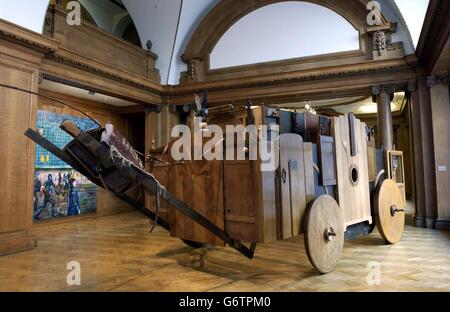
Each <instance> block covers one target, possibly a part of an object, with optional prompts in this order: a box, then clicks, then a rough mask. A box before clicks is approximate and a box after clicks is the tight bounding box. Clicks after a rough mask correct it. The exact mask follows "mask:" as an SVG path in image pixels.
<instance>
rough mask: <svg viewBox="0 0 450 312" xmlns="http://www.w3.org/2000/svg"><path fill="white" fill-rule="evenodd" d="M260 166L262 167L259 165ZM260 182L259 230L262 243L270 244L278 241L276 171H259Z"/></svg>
mask: <svg viewBox="0 0 450 312" xmlns="http://www.w3.org/2000/svg"><path fill="white" fill-rule="evenodd" d="M259 166H260V165H259ZM257 176H258V182H259V192H258V193H259V196H258V200H259V201H258V203H259V204H258V205H259V207H260V208H259V228H260V241H261V242H262V243H269V242H273V241H275V240H277V215H276V210H277V202H276V189H275V183H276V182H275V181H276V176H275V172H274V171H261V170H258V171H257Z"/></svg>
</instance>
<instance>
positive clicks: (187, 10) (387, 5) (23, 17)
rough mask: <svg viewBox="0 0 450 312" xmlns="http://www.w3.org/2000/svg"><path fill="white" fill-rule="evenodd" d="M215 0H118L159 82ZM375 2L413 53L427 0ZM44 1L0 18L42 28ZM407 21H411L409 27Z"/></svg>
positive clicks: (168, 78)
mask: <svg viewBox="0 0 450 312" xmlns="http://www.w3.org/2000/svg"><path fill="white" fill-rule="evenodd" d="M86 1H93V3H94V2H95V3H94V4H96V5H97V6H100V2H99V1H100V0H83V2H86ZM101 1H106V0H101ZM219 1H220V0H122V3H123V4H124V6H125V7H126V8H127V9H128V11H129V13H130V15H131V17H132V18H133V21H134V23H135V25H136V27H137V29H138V32H139V35H140V38H141V40H142V46H143V47H145V46H146V42H147V40H151V41H152V42H153V49H152V50H153V52H155V53H156V54H158V57H159V59H158V61H157V63H156V66H157V68H158V69H159V70H160V72H161V83H162V84H178V79H179V74H180V72H181V71H185V70H186V65H185V64H183V63H182V61H181V59H180V57H181V54H182V53H183V50H184V48H185V47H186V45H187V42H188V41H189V38H190V36H191V35H192V33H193V32H194V30H195V29H196V27H197V26H198V24H199V23H200V22H201V20H202V19H203V18H204V16H206V15H207V13H208V12H209V11H210V10H211V9H212V8H213V7H214V6H215V5H216V4H217V3H219ZM236 1H237V0H236ZM379 2H380V3H381V6H382V11H383V13H384V14H385V15H386V16H387V17H388V19H389V20H390V21H392V22H397V23H398V31H397V33H396V34H394V37H393V39H394V41H403V42H404V46H405V51H406V52H407V53H408V54H411V53H414V50H415V48H414V42H416V40H417V38H418V35H417V34H418V33H419V32H420V29H421V27H422V24H423V17H424V16H425V11H426V6H427V3H428V0H395V1H394V0H379ZM48 3H49V1H48V0H33V1H11V0H0V8H1V9H0V18H3V19H6V20H9V21H11V22H13V23H16V24H18V25H21V26H23V27H26V28H29V29H31V30H34V31H36V32H42V25H43V21H44V16H45V11H46V8H47V5H48ZM399 8H400V9H399ZM400 10H401V12H402V13H403V16H402V14H401V13H400ZM408 24H409V25H411V27H410V28H409V30H408V26H407V25H408ZM410 33H411V34H412V35H413V38H414V39H412V38H411V35H410ZM413 40H414V42H413Z"/></svg>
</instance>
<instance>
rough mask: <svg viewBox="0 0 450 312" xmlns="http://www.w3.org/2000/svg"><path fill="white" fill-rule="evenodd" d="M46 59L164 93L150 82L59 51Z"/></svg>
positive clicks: (138, 87)
mask: <svg viewBox="0 0 450 312" xmlns="http://www.w3.org/2000/svg"><path fill="white" fill-rule="evenodd" d="M46 59H49V60H53V61H56V62H58V63H61V64H65V65H69V66H71V67H74V68H78V69H81V70H83V71H86V72H89V73H91V74H95V75H98V76H101V77H104V78H107V79H111V80H114V81H117V82H120V83H123V84H127V85H129V86H132V87H134V88H137V89H141V90H145V91H149V92H151V93H153V94H156V95H162V94H163V91H162V90H159V89H156V88H153V87H152V86H150V85H149V84H145V83H139V82H137V81H135V80H132V79H129V78H126V77H125V75H120V74H116V73H113V72H111V71H107V70H104V69H101V68H99V67H96V66H94V65H92V64H88V63H85V62H83V61H80V60H76V59H74V58H71V57H67V56H64V55H61V54H58V53H51V54H47V56H46ZM162 89H163V88H162Z"/></svg>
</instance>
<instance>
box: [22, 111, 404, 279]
mask: <svg viewBox="0 0 450 312" xmlns="http://www.w3.org/2000/svg"><path fill="white" fill-rule="evenodd" d="M283 116H284V117H283ZM286 116H288V117H286ZM305 116H306V117H305ZM298 117H299V116H297V115H295V114H292V113H290V114H285V113H283V112H280V111H277V110H271V109H268V108H259V109H256V110H254V111H253V112H252V113H251V116H250V115H249V112H248V110H247V114H243V115H242V116H237V114H236V113H230V112H225V113H223V114H214V115H210V116H208V117H207V121H208V123H210V124H219V125H225V124H234V125H236V124H243V125H246V124H248V123H249V121H251V122H254V123H256V124H257V125H263V124H267V123H271V122H273V123H277V124H281V126H282V127H280V129H281V131H280V132H281V134H288V135H286V136H285V135H282V136H281V137H280V146H281V150H280V169H279V170H278V171H276V172H261V170H260V168H261V167H260V166H261V162H260V161H259V160H257V161H252V160H248V159H244V160H240V161H185V162H174V161H172V160H171V159H170V157H168V156H165V155H159V156H160V157H161V160H163V164H161V162H160V163H159V164H154V165H152V166H151V167H150V168H147V169H150V170H145V168H144V167H143V165H142V163H140V161H139V158H138V157H137V156H136V155H135V154H133V153H134V151H133V149H132V148H131V147H129V146H128V145H127V143H126V142H125V140H124V139H123V138H122V137H121V136H120V134H118V133H116V134H115V135H116V139H117V138H119V139H118V140H116V141H120V142H122V143H119V145H120V146H119V147H117V146H115V145H114V144H113V143H111V144H106V143H105V142H102V134H103V133H104V131H105V129H96V130H93V131H90V132H82V131H80V130H79V129H78V128H77V127H76V126H75V125H74V124H73V123H71V122H69V121H65V122H64V123H63V124H62V125H61V129H63V130H64V131H65V132H67V133H68V134H70V135H71V136H72V137H73V138H74V140H73V141H71V142H70V143H69V144H68V145H67V146H65V147H64V148H63V149H59V148H58V147H56V146H55V145H54V144H52V143H51V142H49V141H48V140H46V139H45V138H44V137H42V136H41V135H40V134H39V133H37V132H36V131H33V130H31V129H29V130H28V131H27V132H26V133H25V135H26V136H27V137H28V138H30V139H31V140H33V141H34V142H36V143H37V144H39V145H41V146H42V147H43V148H45V149H47V150H48V151H50V152H51V153H53V154H55V156H57V157H59V158H60V159H61V160H63V161H64V162H66V163H68V164H69V165H71V166H72V167H73V168H74V169H75V170H78V171H79V172H80V173H81V174H83V175H85V176H86V177H87V178H88V179H90V180H91V181H92V182H93V183H95V184H96V185H98V186H99V187H102V188H105V189H107V190H109V191H111V193H112V194H114V195H115V196H117V197H119V198H120V199H122V200H123V201H125V202H126V203H128V204H130V205H131V206H133V207H134V208H136V209H137V210H139V211H140V212H142V213H143V214H144V215H146V216H147V217H148V218H150V219H152V220H154V221H155V223H157V224H159V225H160V226H162V227H163V228H165V229H167V230H168V231H170V233H171V235H172V236H175V237H178V238H180V239H182V240H183V241H185V242H186V243H187V244H189V245H191V246H193V247H201V246H203V245H204V244H211V245H228V246H230V247H232V248H234V249H236V250H237V251H238V252H240V253H241V254H243V255H244V256H246V257H248V258H253V256H254V251H255V248H256V245H257V243H260V242H270V241H273V240H276V239H288V238H291V237H295V236H298V235H300V234H302V233H304V234H305V235H304V236H305V245H306V250H307V254H308V257H309V259H310V261H311V263H312V264H313V265H314V267H315V268H317V270H318V271H319V272H321V273H327V272H330V271H332V270H333V268H334V267H335V265H336V264H337V262H338V260H339V258H340V256H341V254H342V250H343V245H344V240H345V236H346V233H349V232H352V231H353V232H355V231H356V232H358V233H363V234H368V233H369V232H370V230H371V229H372V228H373V224H374V223H376V224H377V226H378V228H379V230H380V233H381V235H382V236H383V237H384V238H385V239H386V241H387V242H389V243H396V242H398V241H399V240H400V238H401V234H402V232H403V227H404V220H405V216H404V207H405V202H404V199H403V196H402V193H401V191H400V189H399V187H398V185H397V183H396V182H394V181H393V180H391V179H385V180H384V181H382V182H379V183H377V185H376V187H375V190H374V191H373V192H372V194H371V192H370V191H369V190H370V183H369V172H368V166H369V165H368V156H367V140H366V131H365V125H364V124H363V123H361V122H360V121H358V120H357V119H355V118H354V116H352V115H349V116H341V117H334V118H328V119H327V120H329V124H328V125H327V126H325V127H324V125H323V124H322V122H321V120H320V117H319V123H318V125H316V126H313V127H310V126H309V125H307V122H306V121H305V120H306V119H307V118H311V119H315V118H316V117H311V116H309V115H304V116H303V122H304V124H303V125H302V124H301V122H300V123H298V122H297V123H296V127H293V126H292V124H294V123H295V122H294V121H298V119H299V118H298ZM300 117H301V116H300ZM283 118H288V120H290V122H291V126H289V127H287V128H288V129H287V130H286V129H283V122H282V120H283ZM324 120H325V119H324ZM299 127H300V128H302V127H303V129H300V130H299V129H298V128H299ZM316 127H318V128H316ZM292 129H294V130H292ZM308 129H309V130H311V129H313V131H309V130H308ZM302 131H303V132H302ZM294 132H296V133H294ZM299 134H300V135H299ZM301 134H302V135H301ZM304 137H306V140H310V141H311V142H304V141H306V140H304ZM313 143H317V146H318V153H317V155H318V158H319V159H318V161H317V162H318V164H317V165H315V163H317V162H316V161H314V153H313V148H314V147H315V146H316V145H314V144H313ZM225 145H226V143H225ZM164 157H166V158H164ZM148 171H150V172H148ZM319 173H320V174H319ZM317 180H319V181H317ZM133 187H141V188H142V189H143V190H144V191H145V192H146V193H147V194H148V198H147V200H146V204H142V203H140V202H137V201H135V200H133V199H132V198H131V197H129V196H128V195H127V194H126V192H127V191H128V190H130V189H131V188H133ZM161 200H162V201H161ZM358 225H365V226H366V227H364V226H363V227H361V228H364V229H367V228H369V230H355V229H356V228H358V227H357V226H358ZM355 226H356V227H355ZM350 230H351V231H350ZM244 242H245V243H244Z"/></svg>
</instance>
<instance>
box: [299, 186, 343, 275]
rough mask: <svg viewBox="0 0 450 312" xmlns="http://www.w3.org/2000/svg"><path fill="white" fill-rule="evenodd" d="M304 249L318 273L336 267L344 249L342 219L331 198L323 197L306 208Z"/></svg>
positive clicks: (329, 270)
mask: <svg viewBox="0 0 450 312" xmlns="http://www.w3.org/2000/svg"><path fill="white" fill-rule="evenodd" d="M305 223H306V224H305V247H306V253H307V254H308V258H309V261H310V262H311V264H312V265H313V266H314V267H315V268H316V269H317V270H318V271H319V272H320V273H329V272H331V271H333V269H334V267H335V266H336V265H337V263H338V261H339V259H340V257H341V255H342V250H343V249H344V217H343V214H342V211H341V209H340V208H339V205H338V203H337V202H336V200H334V198H333V197H331V196H328V195H323V196H320V197H319V198H317V199H316V200H314V201H313V202H312V203H311V204H310V205H309V207H308V211H307V213H306V218H305Z"/></svg>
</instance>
